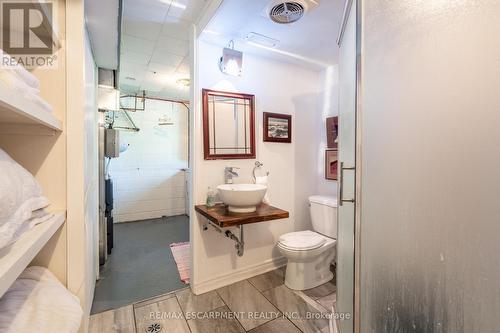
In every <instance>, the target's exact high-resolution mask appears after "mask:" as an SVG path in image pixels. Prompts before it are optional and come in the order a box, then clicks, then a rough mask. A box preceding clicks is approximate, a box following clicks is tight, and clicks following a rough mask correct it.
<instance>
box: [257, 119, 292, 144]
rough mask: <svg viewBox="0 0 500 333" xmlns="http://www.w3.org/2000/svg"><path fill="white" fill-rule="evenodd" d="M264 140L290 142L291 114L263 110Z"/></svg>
mask: <svg viewBox="0 0 500 333" xmlns="http://www.w3.org/2000/svg"><path fill="white" fill-rule="evenodd" d="M264 141H266V142H285V143H291V142H292V116H291V115H289V114H281V113H269V112H264Z"/></svg>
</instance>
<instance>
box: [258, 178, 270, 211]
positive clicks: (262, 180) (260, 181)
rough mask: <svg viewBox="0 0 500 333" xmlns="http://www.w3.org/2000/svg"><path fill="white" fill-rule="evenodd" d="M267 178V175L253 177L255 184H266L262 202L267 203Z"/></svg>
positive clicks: (268, 202)
mask: <svg viewBox="0 0 500 333" xmlns="http://www.w3.org/2000/svg"><path fill="white" fill-rule="evenodd" d="M268 178H269V177H268V176H256V177H255V184H260V185H266V187H267V191H266V194H265V195H264V199H262V202H263V203H265V204H268V205H269V204H270V201H269V184H268Z"/></svg>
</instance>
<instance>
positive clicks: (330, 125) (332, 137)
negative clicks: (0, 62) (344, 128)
mask: <svg viewBox="0 0 500 333" xmlns="http://www.w3.org/2000/svg"><path fill="white" fill-rule="evenodd" d="M338 137H339V117H328V118H326V143H327V147H328V149H337V148H338V147H339V142H338Z"/></svg>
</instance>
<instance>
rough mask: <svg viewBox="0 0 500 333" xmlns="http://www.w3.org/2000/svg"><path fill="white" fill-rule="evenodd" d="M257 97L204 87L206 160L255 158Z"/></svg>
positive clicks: (204, 143)
mask: <svg viewBox="0 0 500 333" xmlns="http://www.w3.org/2000/svg"><path fill="white" fill-rule="evenodd" d="M254 108H255V96H254V95H248V94H239V93H230V92H223V91H215V90H208V89H203V141H204V142H203V145H204V152H205V159H206V160H217V159H245V158H255V109H254Z"/></svg>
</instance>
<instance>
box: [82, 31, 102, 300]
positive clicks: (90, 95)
mask: <svg viewBox="0 0 500 333" xmlns="http://www.w3.org/2000/svg"><path fill="white" fill-rule="evenodd" d="M85 32H86V31H85ZM84 43H85V45H84V47H85V76H84V78H85V114H84V126H85V129H84V151H83V154H84V158H83V160H84V161H85V165H84V170H83V171H84V173H83V179H84V183H83V184H84V200H85V203H84V207H85V208H84V214H85V216H84V221H85V222H84V223H85V232H86V237H85V238H86V242H85V248H86V249H85V251H86V256H85V266H86V272H87V274H88V275H86V276H85V284H86V285H85V289H86V290H87V293H88V295H89V297H90V298H91V299H90V302H89V303H91V301H92V298H93V295H94V287H95V281H96V279H97V275H98V273H99V253H98V248H99V190H98V187H99V166H98V161H99V151H98V132H97V130H98V123H97V120H98V115H97V67H96V64H95V62H94V55H93V54H92V49H91V45H90V40H89V38H88V34H87V33H85V39H84Z"/></svg>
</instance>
